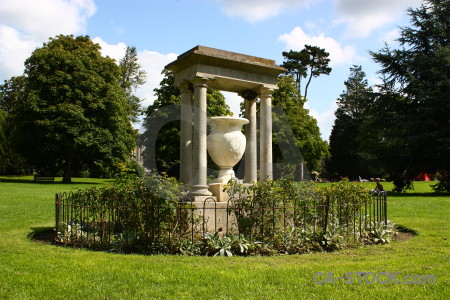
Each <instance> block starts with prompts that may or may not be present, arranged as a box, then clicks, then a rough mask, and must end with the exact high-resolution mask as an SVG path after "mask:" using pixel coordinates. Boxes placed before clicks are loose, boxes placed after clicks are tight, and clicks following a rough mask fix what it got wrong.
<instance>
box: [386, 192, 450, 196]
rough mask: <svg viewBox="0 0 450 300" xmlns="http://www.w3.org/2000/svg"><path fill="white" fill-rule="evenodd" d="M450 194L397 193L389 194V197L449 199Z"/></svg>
mask: <svg viewBox="0 0 450 300" xmlns="http://www.w3.org/2000/svg"><path fill="white" fill-rule="evenodd" d="M449 196H450V193H434V192H431V193H414V192H413V193H397V192H389V193H388V197H449Z"/></svg>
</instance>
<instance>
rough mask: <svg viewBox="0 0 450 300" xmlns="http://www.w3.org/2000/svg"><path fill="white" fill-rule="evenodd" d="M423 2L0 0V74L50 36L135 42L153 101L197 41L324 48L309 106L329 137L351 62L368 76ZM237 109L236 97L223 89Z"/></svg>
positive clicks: (120, 49)
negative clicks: (325, 67) (323, 70)
mask: <svg viewBox="0 0 450 300" xmlns="http://www.w3.org/2000/svg"><path fill="white" fill-rule="evenodd" d="M420 2H421V1H420V0H127V1H125V0H122V1H120V0H0V81H1V82H3V80H5V79H9V78H10V77H11V76H17V75H20V74H22V73H23V62H24V61H25V59H26V58H27V57H29V56H30V54H31V52H32V51H33V50H34V49H36V48H37V47H41V46H42V43H43V42H46V41H48V38H49V37H54V36H56V35H58V34H74V35H89V36H90V37H91V38H92V39H93V40H94V41H95V42H98V43H99V44H100V45H101V46H102V52H103V54H104V55H109V56H111V57H113V58H115V59H117V60H118V59H120V58H121V57H122V56H123V53H124V50H125V47H126V46H136V48H137V50H138V52H139V60H140V63H141V65H142V66H143V68H144V69H145V70H146V71H147V74H148V78H147V83H146V84H145V85H144V86H142V87H141V88H140V89H139V90H138V92H137V93H138V95H139V96H140V97H143V98H145V100H144V105H149V104H151V103H152V101H153V100H154V95H153V94H154V93H153V89H154V88H155V87H157V86H158V84H159V82H160V81H161V78H162V77H161V74H160V73H161V70H162V68H163V67H164V66H165V65H166V64H168V63H169V62H171V61H173V60H175V59H176V57H177V55H179V54H181V53H183V52H185V51H187V50H189V49H191V48H193V47H194V46H196V45H204V46H208V47H213V48H219V49H223V50H228V51H233V52H238V53H243V54H249V55H254V56H260V57H264V58H269V59H273V60H275V61H276V63H277V64H281V63H282V62H283V57H282V54H281V53H282V52H283V51H286V50H291V49H292V50H301V49H302V47H303V46H304V45H305V44H309V45H314V46H319V47H322V48H325V50H326V51H328V52H329V53H330V58H331V67H332V68H333V71H332V72H331V74H330V75H329V76H324V75H322V76H321V77H319V78H315V79H313V81H312V82H311V86H310V88H309V90H308V102H307V108H308V109H309V110H310V113H311V114H312V115H313V116H314V117H315V118H316V119H317V120H318V122H319V127H320V129H321V133H322V138H324V139H328V137H329V134H330V131H331V128H332V125H333V122H334V111H335V109H336V99H337V98H338V97H339V95H340V94H341V93H342V91H343V90H344V81H345V80H346V79H347V78H348V75H349V68H350V67H351V66H352V65H355V64H356V65H361V66H362V68H363V70H364V71H365V72H366V74H367V79H368V80H369V83H370V84H376V83H378V82H379V79H378V74H376V72H377V70H378V69H379V67H378V66H377V65H376V64H374V63H373V62H372V60H371V57H370V55H369V53H368V51H369V50H372V51H376V50H379V49H381V48H382V47H383V46H384V43H385V42H387V43H389V44H390V45H393V46H395V42H394V40H395V38H397V37H398V34H399V31H398V28H397V26H398V25H400V26H405V25H408V23H409V18H408V17H407V16H406V8H407V7H417V6H419V5H420ZM225 96H226V99H227V103H228V104H229V105H230V106H231V108H232V110H233V111H235V112H237V111H238V107H239V101H240V100H241V99H240V98H239V97H238V96H237V95H234V94H232V93H225Z"/></svg>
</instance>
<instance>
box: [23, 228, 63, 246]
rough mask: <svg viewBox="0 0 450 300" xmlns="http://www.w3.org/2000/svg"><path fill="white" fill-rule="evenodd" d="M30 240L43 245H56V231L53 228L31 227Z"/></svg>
mask: <svg viewBox="0 0 450 300" xmlns="http://www.w3.org/2000/svg"><path fill="white" fill-rule="evenodd" d="M27 237H28V239H30V240H32V241H34V242H39V243H43V244H50V245H55V244H56V243H55V237H56V235H55V229H54V228H53V227H31V232H30V233H29V234H28V235H27Z"/></svg>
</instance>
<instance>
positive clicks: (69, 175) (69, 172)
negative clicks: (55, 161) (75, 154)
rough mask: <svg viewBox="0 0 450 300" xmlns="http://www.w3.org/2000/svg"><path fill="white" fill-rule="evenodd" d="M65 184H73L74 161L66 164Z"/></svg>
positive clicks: (68, 161)
mask: <svg viewBox="0 0 450 300" xmlns="http://www.w3.org/2000/svg"><path fill="white" fill-rule="evenodd" d="M63 182H64V183H71V182H72V160H67V161H66V162H65V164H64V175H63Z"/></svg>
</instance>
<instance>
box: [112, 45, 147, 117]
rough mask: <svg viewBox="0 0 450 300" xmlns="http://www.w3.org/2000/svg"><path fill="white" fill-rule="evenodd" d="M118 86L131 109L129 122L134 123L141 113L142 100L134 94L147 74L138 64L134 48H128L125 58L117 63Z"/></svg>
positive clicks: (144, 80)
mask: <svg viewBox="0 0 450 300" xmlns="http://www.w3.org/2000/svg"><path fill="white" fill-rule="evenodd" d="M119 67H120V79H119V82H120V86H121V87H122V88H123V89H124V90H125V93H126V95H127V100H128V103H129V105H130V107H131V114H130V121H132V122H134V123H136V122H137V121H138V116H139V115H140V114H141V113H142V107H141V102H142V99H140V98H139V97H137V96H136V95H135V94H134V93H135V92H136V89H137V88H138V87H139V86H141V85H143V84H144V83H145V82H146V77H147V73H146V72H145V71H144V70H143V69H142V66H141V65H140V64H139V62H138V54H137V51H136V47H130V46H128V47H127V49H126V51H125V56H124V57H123V58H122V59H121V60H120V62H119Z"/></svg>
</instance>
